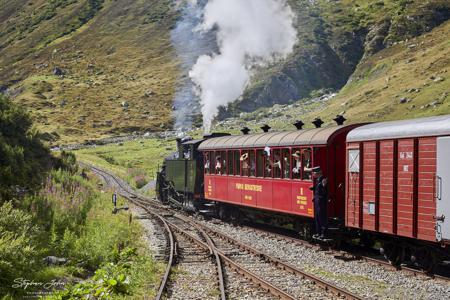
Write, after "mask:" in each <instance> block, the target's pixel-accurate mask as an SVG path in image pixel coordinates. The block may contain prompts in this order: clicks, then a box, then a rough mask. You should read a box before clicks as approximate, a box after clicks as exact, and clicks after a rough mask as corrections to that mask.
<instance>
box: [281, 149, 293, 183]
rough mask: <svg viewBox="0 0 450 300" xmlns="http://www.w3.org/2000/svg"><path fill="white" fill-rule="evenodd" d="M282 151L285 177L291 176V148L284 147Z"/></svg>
mask: <svg viewBox="0 0 450 300" xmlns="http://www.w3.org/2000/svg"><path fill="white" fill-rule="evenodd" d="M281 153H282V156H283V158H282V163H283V178H287V179H289V178H291V155H290V151H289V149H283V150H282V151H281Z"/></svg>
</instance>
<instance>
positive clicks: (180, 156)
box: [177, 138, 183, 158]
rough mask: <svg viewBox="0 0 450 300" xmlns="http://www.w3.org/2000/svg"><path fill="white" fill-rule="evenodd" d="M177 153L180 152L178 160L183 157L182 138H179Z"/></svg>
mask: <svg viewBox="0 0 450 300" xmlns="http://www.w3.org/2000/svg"><path fill="white" fill-rule="evenodd" d="M177 151H178V158H182V157H183V146H182V145H181V138H177Z"/></svg>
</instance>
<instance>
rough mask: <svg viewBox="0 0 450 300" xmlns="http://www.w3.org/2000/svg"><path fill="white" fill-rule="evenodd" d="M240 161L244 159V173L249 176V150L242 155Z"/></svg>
mask: <svg viewBox="0 0 450 300" xmlns="http://www.w3.org/2000/svg"><path fill="white" fill-rule="evenodd" d="M240 161H242V175H243V176H248V173H249V170H248V169H249V165H248V153H247V152H246V153H244V154H242V155H241V157H240Z"/></svg>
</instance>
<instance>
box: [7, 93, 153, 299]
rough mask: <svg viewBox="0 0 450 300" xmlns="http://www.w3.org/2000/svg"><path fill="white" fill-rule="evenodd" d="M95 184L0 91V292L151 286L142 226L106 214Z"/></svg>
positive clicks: (91, 291)
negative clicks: (46, 142)
mask: <svg viewBox="0 0 450 300" xmlns="http://www.w3.org/2000/svg"><path fill="white" fill-rule="evenodd" d="M88 179H91V180H88ZM99 186H100V187H101V182H96V181H95V177H94V176H93V174H89V173H88V172H87V171H86V170H81V169H79V167H78V165H77V162H76V159H75V156H74V154H72V153H67V152H61V153H59V154H57V155H55V154H53V155H52V154H51V153H50V151H49V149H48V148H47V147H46V146H45V145H44V143H43V141H42V135H41V134H40V133H39V132H38V131H36V130H35V129H34V127H33V124H32V122H31V120H30V117H29V115H28V114H27V113H26V112H25V111H24V110H23V109H22V108H19V107H18V106H17V105H16V104H14V103H12V102H11V101H10V100H8V99H6V98H5V97H3V96H0V274H1V276H0V299H22V298H36V297H38V296H42V295H45V296H49V297H50V299H75V298H92V297H96V299H111V298H112V297H117V298H124V297H126V296H130V297H131V296H132V297H134V298H135V299H142V298H143V297H144V296H148V295H150V296H152V295H154V294H155V288H154V287H155V286H157V283H158V278H159V274H160V272H161V270H162V269H161V268H160V266H159V264H157V263H156V262H154V261H153V259H152V258H151V256H150V254H149V253H148V248H147V247H146V245H145V244H144V242H143V241H142V240H141V237H142V235H143V232H142V228H141V227H140V225H139V224H138V223H137V222H131V221H130V220H131V219H130V215H128V214H117V215H112V214H111V209H112V205H111V204H110V203H111V202H110V193H108V194H107V193H105V190H103V191H102V192H100V191H98V187H99ZM108 192H111V191H108ZM118 205H119V206H123V205H124V201H123V199H119V203H118Z"/></svg>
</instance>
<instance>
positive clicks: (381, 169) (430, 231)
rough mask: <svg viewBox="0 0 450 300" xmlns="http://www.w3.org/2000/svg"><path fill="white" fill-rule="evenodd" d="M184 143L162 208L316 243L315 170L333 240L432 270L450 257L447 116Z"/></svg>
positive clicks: (162, 186) (162, 188)
mask: <svg viewBox="0 0 450 300" xmlns="http://www.w3.org/2000/svg"><path fill="white" fill-rule="evenodd" d="M335 121H336V123H337V125H336V126H331V127H326V128H323V127H321V125H322V124H323V122H322V121H321V120H320V119H316V120H315V121H314V122H313V123H314V125H315V127H314V128H307V129H304V128H303V127H304V124H303V122H301V121H299V122H297V123H295V124H294V125H295V126H296V128H297V130H295V131H282V132H270V127H269V126H267V125H265V126H263V127H261V129H262V130H263V132H261V133H255V134H249V129H248V128H244V129H242V130H241V131H242V133H243V134H242V135H230V134H217V133H216V134H211V135H208V136H204V138H203V139H198V140H193V139H189V138H185V139H183V140H181V139H178V140H177V144H178V152H177V153H176V155H175V156H173V157H170V158H166V159H165V160H164V164H163V167H162V169H161V170H160V172H158V180H157V194H158V198H159V199H160V201H162V202H164V203H169V204H170V205H173V206H177V207H179V208H181V209H185V210H189V211H195V212H198V213H203V214H205V215H214V216H216V217H219V218H221V219H227V220H233V221H243V220H249V221H252V222H265V223H269V224H273V225H278V226H280V225H281V226H284V227H289V228H291V229H293V230H296V231H297V232H298V233H299V234H300V235H301V236H302V237H303V238H306V239H311V237H312V234H311V233H312V230H311V228H312V223H313V218H314V207H313V202H312V199H313V195H312V191H311V190H310V187H311V186H312V185H313V183H314V182H313V180H314V179H313V177H312V176H311V175H312V174H311V168H313V167H317V166H320V168H321V169H322V171H323V174H324V175H325V176H326V177H328V179H329V180H328V182H329V196H330V201H329V204H328V217H329V223H330V228H329V234H330V237H331V238H332V240H333V242H334V243H335V245H338V244H340V243H341V242H343V241H344V242H345V241H350V240H355V238H357V239H358V240H359V241H360V243H361V244H364V245H366V246H372V245H373V244H374V243H375V242H380V243H381V245H382V246H381V249H382V251H383V253H384V254H385V256H387V257H388V258H389V259H390V261H391V262H392V263H393V264H401V263H405V262H413V263H415V264H418V265H420V266H422V267H423V268H424V269H427V270H428V271H432V270H433V268H434V267H435V266H436V265H437V264H438V263H440V262H442V261H444V260H449V259H450V115H445V116H438V117H431V118H422V119H415V120H403V121H392V122H380V123H371V124H352V125H344V124H343V123H344V121H345V118H343V117H342V116H338V117H337V118H336V119H335Z"/></svg>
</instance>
